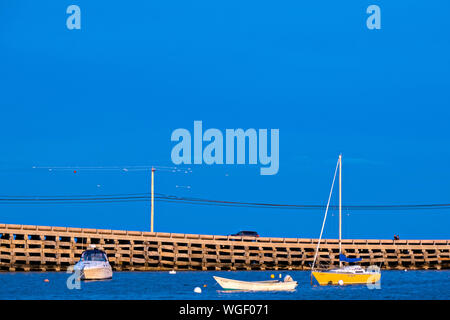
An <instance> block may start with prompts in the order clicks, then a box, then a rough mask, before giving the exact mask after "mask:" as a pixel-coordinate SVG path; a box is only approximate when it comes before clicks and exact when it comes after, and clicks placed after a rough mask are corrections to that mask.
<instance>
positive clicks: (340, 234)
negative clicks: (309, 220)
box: [339, 154, 342, 268]
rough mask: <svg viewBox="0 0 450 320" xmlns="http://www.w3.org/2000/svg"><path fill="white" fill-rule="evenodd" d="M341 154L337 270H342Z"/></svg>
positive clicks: (340, 156)
mask: <svg viewBox="0 0 450 320" xmlns="http://www.w3.org/2000/svg"><path fill="white" fill-rule="evenodd" d="M341 253H342V154H340V155H339V268H342V261H341V257H340V255H341Z"/></svg>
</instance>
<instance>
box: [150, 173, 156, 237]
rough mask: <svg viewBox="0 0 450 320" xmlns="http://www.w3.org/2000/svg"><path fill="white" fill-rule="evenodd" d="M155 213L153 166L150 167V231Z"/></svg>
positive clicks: (151, 230)
mask: <svg viewBox="0 0 450 320" xmlns="http://www.w3.org/2000/svg"><path fill="white" fill-rule="evenodd" d="M154 214H155V168H153V167H152V190H151V218H150V232H153V224H154V221H153V219H154Z"/></svg>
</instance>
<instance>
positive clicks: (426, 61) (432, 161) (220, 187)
mask: <svg viewBox="0 0 450 320" xmlns="http://www.w3.org/2000/svg"><path fill="white" fill-rule="evenodd" d="M71 4H77V5H79V6H80V8H81V30H68V29H67V27H66V18H67V17H68V15H67V14H66V8H67V7H68V6H69V5H71ZM370 4H377V5H379V6H380V8H381V27H382V28H381V30H368V29H367V27H366V19H367V17H368V15H367V14H366V8H367V7H368V6H369V5H370ZM449 12H450V4H449V2H448V1H444V0H442V1H437V0H432V1H423V0H421V1H379V0H373V1H363V0H361V1H307V2H305V1H282V2H279V1H235V0H227V1H217V0H213V1H211V0H203V1H201V0H198V1H128V2H124V1H100V0H97V1H82V0H71V1H66V0H59V1H31V0H29V1H25V0H16V1H1V2H0V61H1V62H0V108H1V117H0V136H1V139H0V151H1V153H0V194H1V195H79V194H99V195H101V194H116V193H141V192H147V191H149V188H150V186H149V182H150V180H149V174H148V173H146V172H142V171H139V172H123V171H95V170H94V171H87V170H79V171H78V172H77V173H76V174H75V173H73V172H71V171H61V172H49V171H47V170H43V169H32V167H33V166H124V167H126V166H131V165H159V166H170V165H172V163H171V158H170V152H171V149H172V147H173V146H174V143H173V142H171V141H170V135H171V133H172V131H173V130H175V129H177V128H186V129H189V130H193V121H194V120H202V121H203V126H204V127H205V128H218V129H220V130H223V131H225V129H227V128H243V129H247V128H257V129H258V128H267V129H270V128H278V129H279V130H280V169H279V173H278V174H277V175H274V176H261V175H259V167H260V166H259V165H242V166H237V165H236V166H230V165H223V166H218V165H215V166H208V165H193V166H191V168H192V173H189V174H179V173H176V174H175V173H169V172H157V173H156V191H157V192H160V193H166V194H174V195H180V196H189V197H201V198H211V199H224V200H235V201H254V202H278V203H295V204H325V203H326V200H327V197H328V192H329V188H330V184H331V179H332V175H333V171H334V167H335V163H336V160H337V156H338V154H339V153H340V152H342V153H343V202H344V204H349V205H350V204H353V205H358V204H403V203H408V204H410V203H413V204H421V203H450V167H449V163H450V149H449V142H450V130H449V120H450V86H449V85H450V78H449V75H450V40H449V39H450V38H449V31H450V20H449V19H448V14H449ZM177 185H178V186H190V187H191V188H190V189H187V188H179V187H178V188H177ZM333 203H336V198H333ZM155 210H156V221H155V222H156V225H155V228H156V231H163V232H186V233H207V234H229V233H233V232H237V231H239V230H246V229H249V230H256V231H258V232H259V233H260V234H261V235H269V236H288V237H317V236H318V234H319V231H320V226H321V221H322V217H323V212H322V211H291V210H289V211H288V210H284V211H283V210H275V209H249V208H221V207H210V206H192V205H186V204H171V203H162V202H157V203H156V208H155ZM343 219H344V227H343V232H344V237H345V238H352V237H354V238H379V237H381V238H392V236H393V234H394V233H398V234H400V237H401V238H424V239H426V238H446V239H448V238H449V237H450V231H449V225H450V210H447V211H445V210H442V211H438V210H433V211H420V212H419V211H412V212H411V211H401V212H387V211H382V212H376V211H375V212H374V211H369V212H345V214H344V218H343ZM0 222H3V223H18V224H40V225H58V226H77V227H93V228H112V229H132V230H148V229H149V224H150V207H149V204H148V203H142V202H138V203H119V204H117V203H112V204H111V203H109V204H51V205H43V204H39V205H6V204H1V205H0ZM326 236H327V237H337V215H336V212H334V213H333V214H332V215H330V219H329V220H328V221H327V228H326Z"/></svg>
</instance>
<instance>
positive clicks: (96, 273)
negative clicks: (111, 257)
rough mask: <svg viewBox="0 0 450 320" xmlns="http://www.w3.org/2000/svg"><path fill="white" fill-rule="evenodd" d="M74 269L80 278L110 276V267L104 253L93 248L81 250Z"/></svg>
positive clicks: (93, 278) (105, 277)
mask: <svg viewBox="0 0 450 320" xmlns="http://www.w3.org/2000/svg"><path fill="white" fill-rule="evenodd" d="M74 271H75V272H77V273H78V274H79V277H80V279H81V280H106V279H111V278H112V268H111V265H110V264H109V261H108V257H107V256H106V253H105V252H103V251H102V250H99V249H95V248H94V249H89V250H86V251H84V252H83V254H82V255H81V258H80V261H78V263H77V264H76V265H75V266H74Z"/></svg>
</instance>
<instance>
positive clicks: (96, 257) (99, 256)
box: [81, 249, 108, 261]
mask: <svg viewBox="0 0 450 320" xmlns="http://www.w3.org/2000/svg"><path fill="white" fill-rule="evenodd" d="M81 261H108V259H107V257H106V254H105V253H104V252H103V251H101V250H98V249H94V250H86V251H85V252H83V254H82V256H81Z"/></svg>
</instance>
